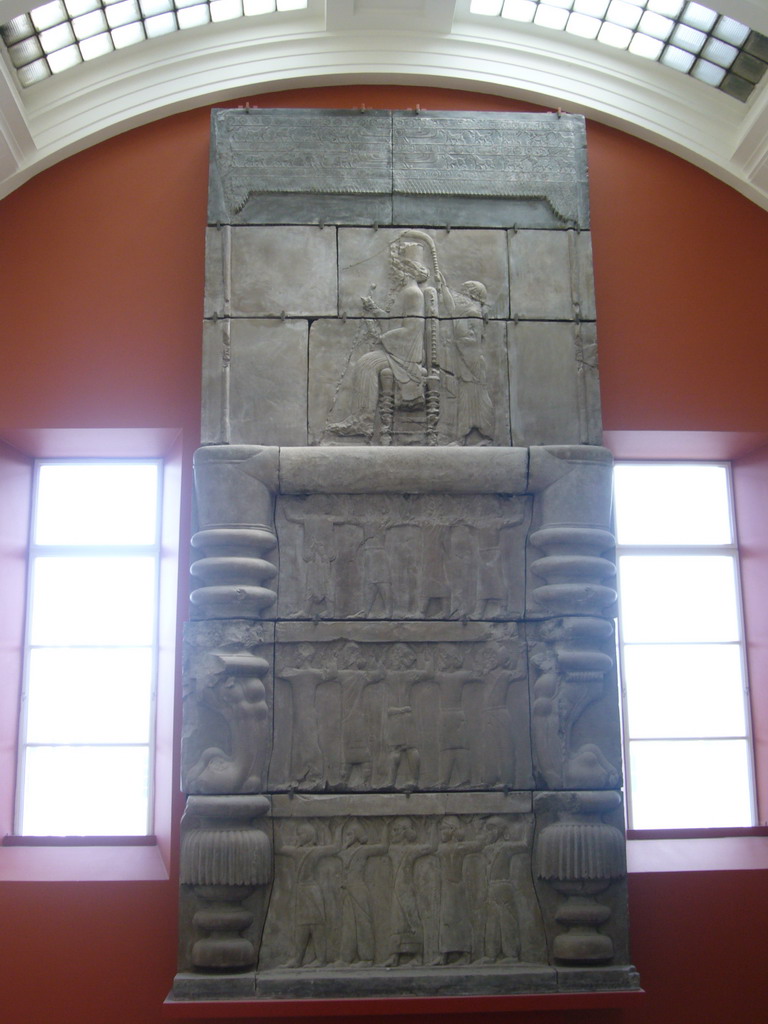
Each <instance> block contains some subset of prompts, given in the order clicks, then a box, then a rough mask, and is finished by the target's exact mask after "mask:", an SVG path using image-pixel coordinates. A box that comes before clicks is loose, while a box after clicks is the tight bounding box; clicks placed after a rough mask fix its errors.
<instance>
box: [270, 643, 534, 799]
mask: <svg viewBox="0 0 768 1024" xmlns="http://www.w3.org/2000/svg"><path fill="white" fill-rule="evenodd" d="M353 625H354V628H352V629H350V628H349V627H345V626H343V625H342V624H340V623H327V624H319V623H318V624H317V625H315V626H312V625H311V624H298V623H296V624H293V625H290V624H287V623H286V624H284V625H281V627H280V637H281V642H280V643H279V644H278V646H277V648H276V666H275V680H276V683H275V748H274V753H273V757H272V761H271V765H270V774H269V785H270V789H272V790H273V791H278V790H286V789H289V790H292V791H294V790H295V791H327V790H328V789H331V790H337V791H340V792H346V791H356V792H367V791H370V790H374V791H386V790H400V791H403V790H405V791H415V790H438V791H439V790H445V789H450V790H458V789H471V788H474V789H486V790H489V789H494V788H498V789H509V788H517V789H529V788H530V787H531V752H530V732H529V724H528V723H529V708H528V699H529V698H528V682H527V675H528V673H527V658H526V651H525V645H524V643H523V642H522V639H521V638H520V636H519V635H518V632H517V629H516V627H515V626H514V625H504V626H499V625H493V624H490V623H487V624H486V623H484V624H471V623H467V624H466V627H464V626H461V625H451V624H450V623H440V624H438V623H435V624H430V625H432V626H434V627H435V628H431V629H428V630H424V629H422V630H421V631H415V630H414V629H413V627H412V626H411V625H410V624H408V623H365V624H363V623H359V624H353ZM289 638H290V641H292V642H289ZM398 638H400V639H398Z"/></svg>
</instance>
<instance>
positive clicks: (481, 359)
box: [323, 229, 495, 445]
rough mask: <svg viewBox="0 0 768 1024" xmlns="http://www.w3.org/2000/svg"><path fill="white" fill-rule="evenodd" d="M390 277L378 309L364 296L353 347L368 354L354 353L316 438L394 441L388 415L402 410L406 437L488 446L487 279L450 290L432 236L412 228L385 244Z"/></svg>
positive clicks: (431, 442) (490, 431) (490, 424)
mask: <svg viewBox="0 0 768 1024" xmlns="http://www.w3.org/2000/svg"><path fill="white" fill-rule="evenodd" d="M389 275H390V282H391V284H390V289H389V293H388V295H387V297H386V298H385V299H384V305H383V306H382V305H379V304H378V303H377V302H376V301H375V300H374V298H373V295H372V294H369V295H366V296H363V297H362V300H361V301H362V306H363V311H364V313H366V314H368V316H367V317H366V318H365V319H364V320H363V321H362V326H361V335H360V336H359V338H358V342H357V344H356V346H355V349H357V348H358V347H361V346H365V347H367V348H369V349H370V350H369V351H366V352H365V353H364V354H362V355H359V356H358V357H357V358H356V360H354V362H353V359H354V356H355V352H354V351H353V353H352V355H351V357H350V365H348V367H347V370H346V371H345V373H344V375H343V376H342V379H341V381H340V382H339V386H338V388H337V393H336V398H335V399H334V404H333V407H332V408H331V412H330V414H329V420H328V422H327V423H326V427H325V432H324V434H323V442H324V443H334V442H335V443H340V442H341V443H349V442H350V440H351V441H352V442H353V443H354V442H355V441H357V442H358V443H359V442H363V443H366V444H373V443H378V444H382V445H390V444H393V443H395V440H394V439H396V438H397V436H398V430H397V423H396V420H397V419H398V416H399V415H400V414H403V413H405V414H406V415H409V416H410V418H411V419H413V418H414V417H416V416H417V417H418V421H419V423H420V424H421V436H420V439H419V440H415V437H417V436H418V435H414V443H422V444H429V445H436V444H458V445H465V444H493V443H494V418H495V415H494V407H493V402H492V400H491V396H490V393H489V391H488V387H487V380H486V365H485V355H484V352H483V344H484V336H483V329H484V325H485V316H486V312H487V298H488V296H487V289H486V287H485V285H484V284H483V283H482V282H480V281H465V282H464V283H463V284H462V285H461V286H460V287H458V288H456V289H455V290H452V289H451V288H449V287H448V284H447V283H446V281H445V278H444V277H443V274H442V273H441V271H440V267H439V262H438V256H437V247H436V245H435V242H434V240H433V239H432V238H431V237H430V235H428V234H427V233H426V232H425V231H419V230H416V229H409V230H406V231H403V233H402V234H401V235H400V236H399V237H398V238H397V239H395V241H393V242H392V243H391V244H390V246H389ZM371 288H372V291H373V289H374V288H375V285H372V286H371ZM340 413H341V417H340V418H338V417H339V414H340ZM335 417H337V418H335Z"/></svg>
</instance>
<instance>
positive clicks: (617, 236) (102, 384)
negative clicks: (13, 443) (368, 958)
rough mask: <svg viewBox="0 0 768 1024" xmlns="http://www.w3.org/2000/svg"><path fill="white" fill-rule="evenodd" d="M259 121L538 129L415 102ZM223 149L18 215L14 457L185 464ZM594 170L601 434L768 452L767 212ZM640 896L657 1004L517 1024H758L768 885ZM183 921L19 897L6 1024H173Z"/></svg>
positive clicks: (171, 906) (723, 196)
mask: <svg viewBox="0 0 768 1024" xmlns="http://www.w3.org/2000/svg"><path fill="white" fill-rule="evenodd" d="M253 102H254V103H256V102H258V103H259V104H260V105H261V106H292V107H300V106H307V107H312V106H316V107H346V108H349V107H354V106H359V105H360V104H363V103H364V104H366V105H367V106H369V107H392V108H406V107H414V106H415V105H416V104H417V103H418V104H420V105H421V107H422V108H425V109H438V108H442V109H470V110H471V109H476V110H477V109H488V110H490V109H495V110H512V109H516V110H522V109H533V108H531V107H529V106H524V105H522V104H515V103H513V102H511V101H508V100H505V99H501V98H498V97H493V96H482V95H479V94H476V93H459V92H450V91H447V90H446V91H441V90H434V89H426V88H418V87H405V86H403V87H390V88H386V87H380V86H349V87H339V88H326V89H317V90H306V91H294V92H288V93H275V94H273V95H271V96H268V97H267V96H261V97H258V98H254V100H253ZM207 151H208V109H207V108H206V109H200V110H196V111H191V112H189V113H185V114H179V115H176V116H174V117H171V118H168V119H167V120H164V121H159V122H157V123H155V124H152V125H148V126H146V127H143V128H138V129H135V130H133V131H131V132H128V133H126V134H124V135H121V136H119V137H118V138H115V139H112V140H109V141H107V142H104V143H102V144H100V145H98V146H95V147H94V148H92V149H90V150H88V151H86V152H84V153H81V154H79V155H77V156H75V157H72V158H70V159H69V160H66V161H64V162H63V163H61V164H59V165H57V166H55V167H53V168H51V169H49V170H48V171H45V172H44V173H42V174H40V175H39V176H38V177H36V178H35V179H33V180H32V181H30V182H28V183H27V184H26V185H24V186H23V187H22V188H20V189H19V190H18V191H17V192H15V193H14V194H13V195H11V196H9V197H8V198H7V199H5V200H4V201H3V202H2V203H0V218H1V219H0V225H1V228H0V265H1V266H3V267H4V268H5V270H4V273H3V295H4V303H3V305H4V310H3V324H2V330H3V338H2V345H3V352H4V358H3V363H2V372H1V373H0V438H1V437H7V436H9V434H11V433H12V432H13V430H15V429H18V428H46V429H50V428H65V427H66V428H73V427H80V428H82V427H154V428H156V427H163V428H172V429H180V430H181V431H183V439H184V449H185V452H186V456H187V458H189V456H190V455H191V452H192V450H193V449H194V447H195V446H196V439H197V431H198V416H199V401H200V394H199V379H200V356H199V353H200V318H201V313H202V295H203V227H204V224H205V206H206V187H207V181H206V178H207ZM589 161H590V174H591V187H592V213H593V229H594V237H593V242H594V253H595V274H596V288H597V303H598V317H599V337H600V359H601V380H602V391H603V402H604V414H605V415H604V419H605V425H606V427H607V428H609V429H611V430H612V431H632V430H660V431H669V430H675V431H738V432H754V433H756V434H758V435H761V434H768V405H767V404H766V400H765V396H766V394H768V359H767V358H766V356H765V354H764V345H765V287H766V282H768V244H766V240H767V239H768V213H766V212H764V211H761V210H759V209H758V208H757V207H755V206H754V205H752V204H750V203H749V202H748V201H747V200H746V199H744V198H742V197H741V196H739V195H738V194H737V193H735V192H734V191H732V190H731V189H729V188H728V187H726V186H725V185H723V184H722V183H720V182H718V181H716V180H715V179H713V178H711V177H710V176H708V175H706V174H705V173H703V172H701V171H699V170H697V169H695V168H693V167H692V166H691V165H689V164H686V163H685V162H683V161H681V160H679V159H678V158H676V157H674V156H671V155H669V154H668V153H666V152H663V151H661V150H659V149H656V148H654V147H653V146H650V145H648V144H646V143H644V142H641V141H638V140H637V139H634V138H631V137H629V136H626V135H624V134H622V133H620V132H618V131H616V130H614V129H611V128H607V127H605V126H602V125H599V124H590V125H589ZM755 467H757V469H758V470H759V474H758V475H759V479H760V481H762V486H765V484H764V481H765V472H764V471H765V459H764V458H761V457H760V456H754V457H752V460H751V461H750V462H749V468H750V471H751V472H754V471H755ZM745 479H746V478H745ZM737 498H738V495H737ZM761 518H764V517H760V516H753V517H752V520H751V523H752V527H751V529H752V534H751V540H750V543H751V544H752V547H753V550H754V551H757V552H759V551H761V550H762V551H765V550H766V548H768V544H767V543H766V536H765V526H764V525H762V524H761V522H760V520H761ZM758 575H760V573H759V572H758ZM753 614H754V611H753ZM757 618H758V619H760V621H761V622H762V616H759V615H758V616H757ZM756 628H758V627H757V626H756ZM760 628H761V629H762V627H760ZM1 664H2V662H0V665H1ZM2 682H3V685H4V686H11V687H12V686H15V685H16V681H15V680H8V679H3V680H2ZM763 717H765V715H764V716H763ZM685 782H686V780H683V779H681V780H679V783H680V793H681V797H680V798H681V799H684V785H685ZM630 898H631V915H632V925H633V936H634V938H633V955H634V959H635V962H636V963H637V965H638V967H639V969H640V971H641V973H642V977H643V981H644V984H645V987H646V989H647V990H648V995H647V996H646V997H645V999H644V1001H643V1002H642V1003H641V1004H640V1005H638V1006H636V1007H633V1008H630V1009H621V1010H609V1011H589V1012H585V1011H580V1012H574V1013H569V1014H555V1013H537V1014H532V1015H528V1014H521V1015H520V1016H519V1017H515V1018H514V1019H515V1020H520V1021H522V1020H528V1019H531V1020H536V1021H537V1022H539V1024H551V1022H554V1021H556V1020H558V1021H559V1020H564V1019H567V1020H568V1021H570V1022H572V1024H585V1022H587V1021H590V1022H598V1024H650V1022H653V1024H667V1022H670V1024H671V1022H673V1021H674V1022H675V1024H677V1022H679V1021H681V1020H686V1021H692V1022H695V1024H720V1022H721V1021H726V1020H728V1021H731V1020H733V1021H748V1022H752V1021H757V1020H759V1019H761V1018H760V1014H761V1012H762V1011H761V1009H760V1007H764V1005H765V997H766V995H767V994H768V993H766V983H765V977H766V972H765V953H766V941H765V939H764V937H763V936H764V932H765V921H766V919H768V886H766V873H765V872H763V871H756V870H755V871H743V872H735V871H734V872H731V871H720V872H690V873H678V874H647V875H644V874H639V875H633V876H631V878H630ZM175 905H176V894H175V884H174V882H173V881H136V882H120V883H103V882H98V883H97V882H92V883H90V884H87V885H78V884H76V883H66V882H46V883H42V882H32V881H29V882H22V883H5V884H2V885H0V933H1V934H2V936H3V940H4V941H3V945H4V947H5V949H4V951H3V953H2V955H0V973H2V975H3V978H2V980H0V992H2V1006H3V1019H4V1020H7V1021H8V1024H69V1022H72V1024H74V1022H77V1024H158V1022H159V1021H160V1020H162V1015H161V1008H160V1004H161V1002H162V1000H163V998H164V996H165V995H166V993H167V991H168V988H169V986H170V982H171V979H172V977H173V973H174V967H175V938H174V935H175Z"/></svg>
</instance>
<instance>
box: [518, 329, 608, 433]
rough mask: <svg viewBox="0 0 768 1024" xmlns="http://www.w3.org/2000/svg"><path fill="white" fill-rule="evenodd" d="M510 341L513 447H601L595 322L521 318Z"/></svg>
mask: <svg viewBox="0 0 768 1024" xmlns="http://www.w3.org/2000/svg"><path fill="white" fill-rule="evenodd" d="M507 337H508V342H507V344H508V355H509V380H510V419H511V427H512V441H513V444H516V445H539V444H555V443H557V444H600V440H601V436H602V431H601V412H600V389H599V380H598V373H597V345H596V341H595V327H594V324H593V323H588V322H580V321H571V322H566V321H547V320H540V321H524V320H521V321H519V322H512V323H510V324H508V325H507ZM555 395H556V396H557V399H556V400H554V398H553V396H555Z"/></svg>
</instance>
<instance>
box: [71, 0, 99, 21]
mask: <svg viewBox="0 0 768 1024" xmlns="http://www.w3.org/2000/svg"><path fill="white" fill-rule="evenodd" d="M100 7H101V4H100V3H99V0H66V8H67V13H68V14H69V16H70V18H77V17H79V16H80V15H81V14H89V13H90V12H91V11H98V10H99V8H100Z"/></svg>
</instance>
